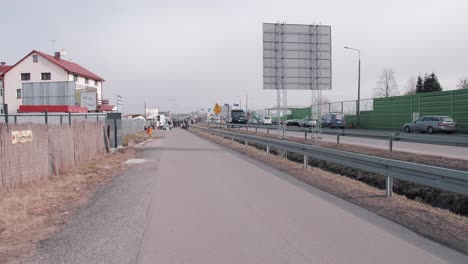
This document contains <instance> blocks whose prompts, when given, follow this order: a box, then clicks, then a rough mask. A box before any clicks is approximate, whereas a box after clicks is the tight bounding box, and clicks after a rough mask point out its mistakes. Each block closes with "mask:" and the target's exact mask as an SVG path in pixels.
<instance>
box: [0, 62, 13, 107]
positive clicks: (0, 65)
mask: <svg viewBox="0 0 468 264" xmlns="http://www.w3.org/2000/svg"><path fill="white" fill-rule="evenodd" d="M10 68H11V66H8V65H6V63H5V62H0V114H3V107H4V103H5V101H4V98H5V97H4V96H3V94H4V89H3V75H4V72H6V71H8V70H9V69H10Z"/></svg>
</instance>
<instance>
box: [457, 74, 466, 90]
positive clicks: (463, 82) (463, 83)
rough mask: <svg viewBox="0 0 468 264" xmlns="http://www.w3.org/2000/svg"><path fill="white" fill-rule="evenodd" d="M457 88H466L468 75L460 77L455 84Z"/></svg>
mask: <svg viewBox="0 0 468 264" xmlns="http://www.w3.org/2000/svg"><path fill="white" fill-rule="evenodd" d="M457 87H458V89H460V90H461V89H468V77H465V78H462V79H461V80H460V82H459V83H458V85H457Z"/></svg>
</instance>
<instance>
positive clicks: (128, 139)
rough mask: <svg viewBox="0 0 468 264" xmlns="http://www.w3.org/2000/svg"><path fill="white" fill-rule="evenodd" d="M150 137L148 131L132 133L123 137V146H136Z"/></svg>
mask: <svg viewBox="0 0 468 264" xmlns="http://www.w3.org/2000/svg"><path fill="white" fill-rule="evenodd" d="M147 139H148V134H146V131H140V132H138V133H135V134H130V135H126V136H124V137H123V139H122V145H123V146H129V145H130V146H134V145H136V144H138V143H140V142H143V141H145V140H147Z"/></svg>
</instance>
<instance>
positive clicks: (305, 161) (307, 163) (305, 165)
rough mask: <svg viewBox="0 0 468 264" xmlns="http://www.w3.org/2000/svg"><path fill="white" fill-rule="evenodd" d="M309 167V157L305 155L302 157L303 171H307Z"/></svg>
mask: <svg viewBox="0 0 468 264" xmlns="http://www.w3.org/2000/svg"><path fill="white" fill-rule="evenodd" d="M308 167H309V157H307V155H304V169H307V168H308Z"/></svg>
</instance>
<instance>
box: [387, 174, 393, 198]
mask: <svg viewBox="0 0 468 264" xmlns="http://www.w3.org/2000/svg"><path fill="white" fill-rule="evenodd" d="M386 187H387V188H386V189H387V190H386V194H387V197H389V198H390V197H392V193H393V178H392V177H390V176H387V181H386Z"/></svg>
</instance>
